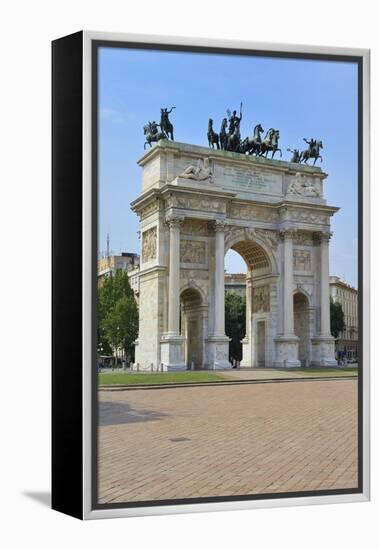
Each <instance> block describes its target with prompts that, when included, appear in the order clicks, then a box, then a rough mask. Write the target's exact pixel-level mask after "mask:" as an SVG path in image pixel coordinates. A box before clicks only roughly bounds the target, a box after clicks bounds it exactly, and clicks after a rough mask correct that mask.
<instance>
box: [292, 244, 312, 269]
mask: <svg viewBox="0 0 379 550" xmlns="http://www.w3.org/2000/svg"><path fill="white" fill-rule="evenodd" d="M293 268H294V269H295V270H296V271H310V270H311V253H310V251H309V250H304V249H301V248H295V249H294V251H293Z"/></svg>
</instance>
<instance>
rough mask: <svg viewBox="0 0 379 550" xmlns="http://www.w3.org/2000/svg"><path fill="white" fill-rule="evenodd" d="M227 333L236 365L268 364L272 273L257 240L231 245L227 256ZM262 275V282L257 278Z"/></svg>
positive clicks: (231, 354)
mask: <svg viewBox="0 0 379 550" xmlns="http://www.w3.org/2000/svg"><path fill="white" fill-rule="evenodd" d="M224 265H225V333H226V335H227V336H229V338H231V341H230V344H229V360H230V361H231V363H232V365H233V366H236V365H238V364H240V366H243V367H253V366H266V365H267V355H268V354H267V348H268V344H267V342H268V340H267V339H268V336H269V335H268V330H267V326H268V316H269V312H270V303H269V302H270V290H269V286H268V285H267V282H266V281H265V276H269V275H271V273H272V266H271V261H270V258H269V255H268V254H267V252H266V251H265V249H264V248H263V247H262V246H261V245H260V244H258V243H257V242H255V241H251V240H242V241H239V242H237V243H234V244H232V245H231V246H229V248H228V250H227V252H226V255H225V264H224ZM258 278H259V281H258Z"/></svg>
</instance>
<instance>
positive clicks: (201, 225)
mask: <svg viewBox="0 0 379 550" xmlns="http://www.w3.org/2000/svg"><path fill="white" fill-rule="evenodd" d="M181 234H182V235H197V236H201V237H206V236H208V235H209V224H208V222H207V221H203V220H190V219H186V220H184V222H183V225H182V228H181Z"/></svg>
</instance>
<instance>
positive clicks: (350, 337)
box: [329, 276, 358, 359]
mask: <svg viewBox="0 0 379 550" xmlns="http://www.w3.org/2000/svg"><path fill="white" fill-rule="evenodd" d="M329 283H330V296H331V298H332V299H333V301H334V302H338V303H340V304H341V306H342V311H343V312H344V315H345V325H346V326H345V330H344V331H343V332H340V334H339V336H338V338H337V342H336V351H341V352H345V353H346V357H347V358H348V359H356V358H357V356H358V290H357V289H356V288H354V287H353V286H350V285H348V284H347V283H345V282H344V281H342V279H340V278H339V277H335V276H331V277H330V278H329Z"/></svg>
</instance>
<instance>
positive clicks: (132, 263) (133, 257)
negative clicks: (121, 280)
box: [97, 235, 140, 296]
mask: <svg viewBox="0 0 379 550" xmlns="http://www.w3.org/2000/svg"><path fill="white" fill-rule="evenodd" d="M139 263H140V257H139V255H138V254H136V253H135V252H120V254H118V255H117V254H113V253H112V252H111V251H110V248H109V235H108V236H107V250H106V252H105V254H104V255H103V256H102V257H101V258H99V259H98V262H97V284H98V286H101V285H102V282H103V280H104V278H105V277H109V275H114V274H115V273H116V271H117V269H123V270H124V271H127V272H128V273H129V272H130V275H129V282H130V286H131V287H132V288H133V290H134V293H135V294H136V296H138V277H137V279H136V278H135V275H136V273H137V274H138V271H139Z"/></svg>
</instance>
